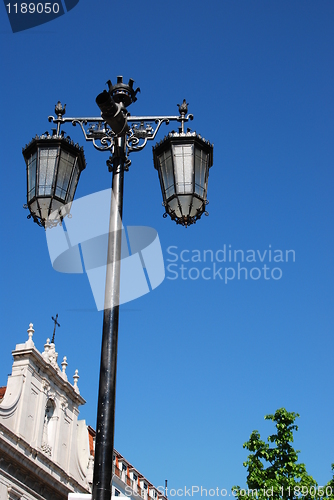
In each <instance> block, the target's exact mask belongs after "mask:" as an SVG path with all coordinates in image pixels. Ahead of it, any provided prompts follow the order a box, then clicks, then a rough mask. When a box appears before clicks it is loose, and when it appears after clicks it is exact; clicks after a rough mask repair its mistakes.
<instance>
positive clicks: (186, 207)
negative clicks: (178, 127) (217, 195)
mask: <svg viewBox="0 0 334 500" xmlns="http://www.w3.org/2000/svg"><path fill="white" fill-rule="evenodd" d="M153 161H154V167H155V168H156V170H157V171H158V174H159V179H160V185H161V191H162V198H163V205H164V206H165V210H166V213H165V214H164V217H167V214H169V215H170V217H171V219H172V220H175V222H176V223H177V224H181V225H182V226H190V225H191V224H194V223H195V222H196V221H197V220H198V219H200V217H201V216H202V214H203V213H205V214H206V215H208V214H207V212H206V210H205V206H206V204H207V203H208V201H207V190H208V177H209V168H210V167H211V166H212V163H213V145H212V144H210V142H209V141H206V140H205V139H203V138H202V137H201V136H200V135H198V134H196V132H186V133H182V132H179V133H177V132H171V133H170V134H168V136H167V137H165V138H164V139H163V140H162V141H161V142H160V143H158V144H156V145H155V146H154V147H153Z"/></svg>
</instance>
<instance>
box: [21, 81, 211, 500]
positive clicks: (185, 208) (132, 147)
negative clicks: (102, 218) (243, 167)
mask: <svg viewBox="0 0 334 500" xmlns="http://www.w3.org/2000/svg"><path fill="white" fill-rule="evenodd" d="M107 83H108V85H109V91H106V90H104V91H103V92H102V93H101V94H99V95H98V96H97V98H96V103H97V105H98V106H99V108H100V110H101V117H93V118H92V117H90V118H89V117H83V118H73V117H72V118H70V117H64V115H65V106H66V105H65V106H64V107H63V106H62V105H61V103H60V102H58V104H57V105H56V107H55V113H56V117H54V116H49V121H50V122H53V123H55V124H56V126H57V128H56V129H53V133H52V135H50V134H49V133H45V134H43V135H42V136H36V137H35V139H33V140H32V141H31V142H30V143H29V144H28V145H27V146H26V147H25V148H24V149H23V156H24V158H25V161H26V166H27V205H26V208H29V211H30V214H29V215H28V218H33V220H34V222H36V223H37V224H38V225H40V226H43V227H44V228H50V227H53V226H55V225H57V224H61V223H62V220H63V218H64V217H65V216H67V215H68V214H69V207H70V205H71V203H72V201H73V198H74V194H75V190H76V186H77V183H78V180H79V176H80V173H81V171H82V170H84V168H85V166H86V163H85V158H84V154H83V150H82V148H79V146H78V145H75V144H74V143H73V141H71V140H69V139H68V138H65V137H64V132H63V131H61V130H60V128H61V125H62V124H64V123H65V122H70V123H72V125H77V124H78V125H79V126H80V127H81V129H82V132H83V134H84V137H85V139H86V141H91V142H92V143H93V145H94V147H95V148H96V149H98V150H99V151H110V153H111V155H110V158H109V160H108V161H107V165H108V167H109V171H110V172H112V202H111V205H110V219H109V235H108V253H107V272H106V286H105V299H104V315H103V330H102V348H101V366H100V382H99V395H98V410H97V424H96V443H95V458H94V476H93V491H92V498H93V500H110V498H111V493H112V485H111V481H112V467H113V449H114V426H115V395H116V371H117V341H118V319H119V296H120V263H121V241H122V211H123V183H124V172H125V171H126V170H128V168H129V165H130V164H131V161H130V160H129V158H128V155H129V153H131V152H135V151H141V150H142V149H143V148H144V147H145V146H146V144H147V141H148V140H153V139H155V137H156V135H157V132H158V130H159V128H160V126H161V124H162V123H166V124H169V123H170V122H171V121H176V122H179V123H180V128H179V131H178V132H171V133H170V134H169V135H168V137H166V138H165V139H164V140H163V141H161V142H160V143H159V144H157V145H156V146H155V147H154V148H153V158H154V167H155V168H156V169H157V170H158V174H159V179H160V185H161V189H162V197H163V205H164V207H165V213H164V217H167V214H168V215H170V217H171V219H172V220H175V222H176V223H177V224H181V225H183V226H186V227H187V226H189V225H191V224H193V223H195V222H196V221H197V220H198V219H199V218H200V217H201V215H202V214H203V213H205V214H206V215H208V214H207V212H206V210H205V207H206V204H207V203H208V202H207V183H208V175H209V168H210V167H211V166H212V162H213V158H212V154H213V146H212V145H211V144H210V143H209V141H206V140H205V139H203V138H202V137H201V136H199V135H197V134H196V133H192V132H190V130H189V129H188V130H187V131H186V132H185V130H184V124H185V123H186V122H188V121H189V120H192V119H193V116H192V115H190V114H187V113H188V105H187V103H186V101H185V100H184V101H183V103H182V104H181V105H178V106H179V113H180V114H179V115H178V116H139V117H138V116H137V117H131V116H130V114H129V113H128V111H127V107H128V106H129V105H130V104H132V103H133V102H135V101H136V100H137V98H136V94H137V93H138V91H139V89H136V90H134V88H133V83H134V81H133V80H131V79H130V80H129V82H128V84H125V83H123V78H122V77H121V76H119V77H117V83H116V84H115V85H112V83H111V82H110V81H109V82H107Z"/></svg>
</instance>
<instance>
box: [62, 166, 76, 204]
mask: <svg viewBox="0 0 334 500" xmlns="http://www.w3.org/2000/svg"><path fill="white" fill-rule="evenodd" d="M78 179H79V166H78V159H77V160H76V162H75V166H74V170H73V175H72V179H71V184H70V187H69V190H68V196H67V199H66V200H65V202H66V203H71V202H72V201H73V198H74V193H75V190H76V187H77V184H78Z"/></svg>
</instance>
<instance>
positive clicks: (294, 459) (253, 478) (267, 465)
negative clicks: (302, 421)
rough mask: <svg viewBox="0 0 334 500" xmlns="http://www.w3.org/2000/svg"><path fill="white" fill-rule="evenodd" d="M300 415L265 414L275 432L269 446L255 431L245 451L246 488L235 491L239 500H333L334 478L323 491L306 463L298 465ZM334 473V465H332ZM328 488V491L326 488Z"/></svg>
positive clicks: (281, 409) (281, 412)
mask: <svg viewBox="0 0 334 500" xmlns="http://www.w3.org/2000/svg"><path fill="white" fill-rule="evenodd" d="M297 417H299V415H298V413H290V412H288V411H287V410H286V409H285V408H280V409H278V410H276V412H275V414H274V415H266V416H265V417H264V418H265V420H272V421H273V422H274V423H275V425H276V433H275V434H272V435H271V436H269V437H268V443H266V442H264V441H262V440H261V437H260V434H259V432H258V431H253V432H252V434H251V436H250V438H249V440H248V441H247V442H246V443H244V445H243V446H244V448H246V449H247V450H249V451H250V454H249V455H248V458H247V461H246V462H244V464H243V465H244V466H245V467H246V468H247V472H248V475H247V486H248V488H247V489H242V488H240V486H234V487H233V488H232V491H233V495H234V496H235V497H236V498H238V500H243V499H250V498H253V499H254V500H255V499H256V498H257V499H259V500H264V499H269V500H278V499H282V500H288V499H289V500H293V499H297V498H299V500H303V499H305V500H315V499H319V498H328V499H329V498H331V499H333V500H334V496H333V493H334V476H333V479H332V480H331V481H330V482H329V483H327V485H326V486H325V487H323V488H320V487H319V486H318V485H317V483H316V481H315V480H314V479H313V477H312V476H310V475H309V474H308V473H307V471H306V467H305V465H304V464H303V463H298V453H299V450H295V449H294V448H293V446H292V444H291V443H293V432H294V431H297V430H298V427H297V425H296V424H295V420H296V418H297ZM332 468H333V470H334V464H333V466H332ZM326 487H327V489H326Z"/></svg>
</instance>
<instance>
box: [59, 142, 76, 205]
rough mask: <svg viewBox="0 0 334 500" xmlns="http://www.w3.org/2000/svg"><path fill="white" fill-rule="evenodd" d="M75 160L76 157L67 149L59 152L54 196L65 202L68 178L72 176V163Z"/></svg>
mask: <svg viewBox="0 0 334 500" xmlns="http://www.w3.org/2000/svg"><path fill="white" fill-rule="evenodd" d="M75 162H76V157H75V156H73V155H71V154H70V153H68V152H67V151H63V150H62V151H61V152H60V159H59V167H58V177H57V185H56V193H55V194H56V196H57V198H60V199H61V200H63V201H64V202H65V199H66V193H67V189H68V185H69V183H70V179H71V176H72V170H73V165H74V164H75Z"/></svg>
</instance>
